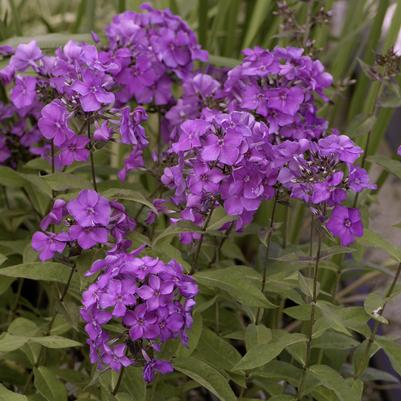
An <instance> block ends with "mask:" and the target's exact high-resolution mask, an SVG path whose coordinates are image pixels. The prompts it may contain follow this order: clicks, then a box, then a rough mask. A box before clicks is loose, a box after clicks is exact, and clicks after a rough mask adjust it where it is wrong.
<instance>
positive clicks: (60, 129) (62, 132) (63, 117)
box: [38, 100, 74, 146]
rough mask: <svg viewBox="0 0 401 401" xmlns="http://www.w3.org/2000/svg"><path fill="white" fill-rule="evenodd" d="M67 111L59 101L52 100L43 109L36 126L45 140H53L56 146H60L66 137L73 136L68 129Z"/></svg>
mask: <svg viewBox="0 0 401 401" xmlns="http://www.w3.org/2000/svg"><path fill="white" fill-rule="evenodd" d="M68 117H69V116H68V111H67V108H66V107H65V105H64V104H63V103H62V102H61V101H60V100H53V101H52V102H51V103H49V104H47V105H46V106H45V107H43V109H42V111H41V118H40V119H39V121H38V126H39V129H40V132H41V134H42V135H43V136H44V137H45V138H46V139H53V141H54V144H55V145H56V146H60V145H62V144H63V143H64V142H65V141H66V140H67V137H71V136H73V135H74V133H73V131H72V130H71V129H70V128H69V127H68Z"/></svg>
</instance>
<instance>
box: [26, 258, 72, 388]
mask: <svg viewBox="0 0 401 401" xmlns="http://www.w3.org/2000/svg"><path fill="white" fill-rule="evenodd" d="M70 268H71V271H70V274H69V276H68V279H67V282H66V284H65V287H64V290H63V293H62V294H61V296H60V298H59V301H58V306H60V305H62V304H63V302H64V298H65V297H66V295H67V293H68V290H69V288H70V285H71V281H72V277H73V275H74V272H75V263H74V264H72V265H71V266H70ZM58 312H59V310H58V307H57V308H56V311H55V313H54V314H53V316H52V318H51V320H50V322H49V324H48V325H47V329H46V332H45V337H47V336H49V335H50V333H51V331H52V328H53V325H54V322H55V320H56V316H57V315H58ZM42 350H43V347H41V348H40V350H39V354H38V357H37V360H36V362H35V364H34V367H35V368H37V367H38V366H39V364H40V359H41V356H42ZM32 378H33V369H32V370H31V372H30V374H29V376H28V378H27V380H26V382H25V385H24V389H23V393H24V394H25V393H26V390H27V389H28V386H29V385H30V384H31V381H32Z"/></svg>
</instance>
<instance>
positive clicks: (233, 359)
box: [196, 328, 241, 370]
mask: <svg viewBox="0 0 401 401" xmlns="http://www.w3.org/2000/svg"><path fill="white" fill-rule="evenodd" d="M196 357H197V358H200V359H202V360H204V361H205V362H207V363H209V364H210V365H212V366H214V367H215V368H216V369H224V370H231V368H232V367H233V366H234V365H235V364H237V363H238V362H239V360H240V359H241V354H240V353H239V352H238V351H237V350H236V349H235V348H234V347H233V346H232V345H231V344H229V343H228V342H227V341H225V340H224V339H223V338H221V337H219V336H218V335H217V334H216V333H214V332H213V331H211V330H209V329H205V328H204V329H203V331H202V334H201V336H200V339H199V343H198V346H197V347H196Z"/></svg>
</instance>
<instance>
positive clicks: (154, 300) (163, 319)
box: [81, 252, 198, 382]
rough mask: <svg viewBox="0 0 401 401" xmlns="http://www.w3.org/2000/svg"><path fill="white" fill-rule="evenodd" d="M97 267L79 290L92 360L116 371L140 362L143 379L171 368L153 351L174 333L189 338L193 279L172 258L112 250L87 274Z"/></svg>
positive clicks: (184, 338) (193, 290) (194, 291)
mask: <svg viewBox="0 0 401 401" xmlns="http://www.w3.org/2000/svg"><path fill="white" fill-rule="evenodd" d="M99 271H101V274H100V275H99V276H98V277H97V278H96V281H95V282H94V283H93V284H91V285H90V286H89V288H88V289H87V290H86V291H85V292H84V293H83V308H82V309H81V316H82V318H83V319H84V321H85V322H86V325H85V330H86V332H87V334H88V337H89V339H88V344H89V346H90V360H91V362H92V363H97V365H98V366H99V368H102V367H104V366H108V367H111V368H112V369H113V370H116V371H118V370H120V369H121V367H123V366H129V365H131V364H133V363H138V362H141V363H143V364H144V379H145V381H146V382H151V381H152V380H153V378H154V375H155V373H157V372H159V373H162V374H165V373H169V372H172V371H173V366H172V364H171V363H170V362H169V361H167V360H163V359H158V358H157V353H158V352H159V351H160V350H161V345H162V344H163V343H165V342H166V341H168V340H170V339H173V338H179V339H180V340H181V342H182V343H183V344H184V345H186V344H187V343H188V337H187V334H186V331H187V330H188V329H189V328H190V327H191V325H192V310H193V307H194V305H195V301H194V298H195V296H196V294H197V292H198V287H197V285H196V283H195V281H194V280H193V278H192V277H190V276H188V275H185V274H184V273H183V268H182V266H181V265H180V264H179V263H177V262H176V261H175V260H171V261H170V262H168V263H164V262H163V261H161V260H159V259H157V258H152V257H150V256H145V257H142V258H139V257H137V256H136V255H135V252H133V253H127V252H123V253H110V254H108V255H107V256H106V257H105V258H104V259H101V260H97V261H96V262H95V263H94V264H93V265H92V267H91V269H90V270H89V272H88V273H87V275H93V274H95V273H97V272H99ZM107 327H108V328H109V329H113V330H112V332H110V331H109V330H108V329H107ZM116 331H117V332H118V333H119V335H118V336H116V335H115V334H114V333H115V332H116Z"/></svg>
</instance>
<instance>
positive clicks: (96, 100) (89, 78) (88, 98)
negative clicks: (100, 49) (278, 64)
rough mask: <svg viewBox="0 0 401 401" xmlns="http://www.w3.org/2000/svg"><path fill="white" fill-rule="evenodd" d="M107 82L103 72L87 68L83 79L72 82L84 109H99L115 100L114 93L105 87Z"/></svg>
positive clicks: (86, 110) (88, 110)
mask: <svg viewBox="0 0 401 401" xmlns="http://www.w3.org/2000/svg"><path fill="white" fill-rule="evenodd" d="M107 83H108V82H107V81H106V79H105V76H104V75H102V74H101V73H96V72H93V71H89V70H86V71H84V72H83V74H82V81H75V82H74V83H73V84H72V86H71V88H72V89H73V90H74V91H75V92H77V93H78V94H79V95H80V96H79V99H80V103H81V106H82V110H83V111H85V112H91V111H97V110H100V109H101V108H102V105H104V104H112V103H113V102H114V94H113V93H111V92H107V91H106V90H105V89H104V87H105V86H106V85H107Z"/></svg>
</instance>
